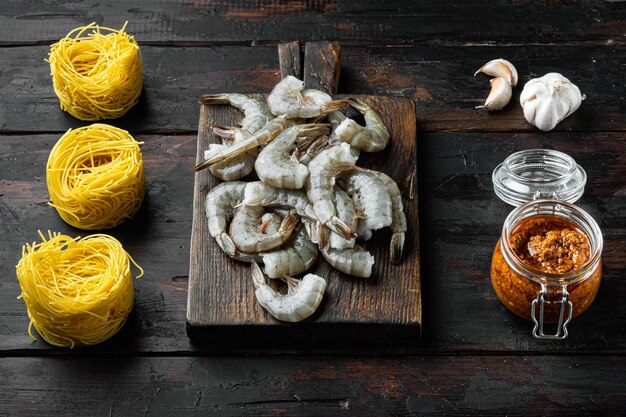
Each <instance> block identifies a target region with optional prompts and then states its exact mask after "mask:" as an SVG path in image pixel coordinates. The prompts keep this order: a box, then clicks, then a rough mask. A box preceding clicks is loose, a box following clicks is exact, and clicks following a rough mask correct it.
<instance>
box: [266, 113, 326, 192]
mask: <svg viewBox="0 0 626 417" xmlns="http://www.w3.org/2000/svg"><path fill="white" fill-rule="evenodd" d="M326 133H328V125H321V124H306V125H296V126H293V127H290V128H288V129H287V130H284V131H283V132H282V133H281V134H279V135H278V136H277V137H276V139H274V140H273V141H272V142H271V143H269V144H268V145H267V146H266V147H265V148H263V150H262V151H261V153H260V154H259V156H258V157H257V159H256V163H255V164H254V167H255V169H256V173H257V175H258V176H259V179H260V180H261V181H263V182H264V183H266V184H268V185H271V186H273V187H277V188H288V189H297V188H302V187H303V186H304V181H305V180H306V177H307V176H308V175H309V170H308V169H307V167H306V166H304V165H302V164H300V163H298V162H294V161H293V160H291V159H290V157H289V153H290V152H289V151H290V150H291V148H292V147H293V146H294V144H295V143H296V140H297V139H298V137H302V136H310V137H316V136H320V135H323V134H326Z"/></svg>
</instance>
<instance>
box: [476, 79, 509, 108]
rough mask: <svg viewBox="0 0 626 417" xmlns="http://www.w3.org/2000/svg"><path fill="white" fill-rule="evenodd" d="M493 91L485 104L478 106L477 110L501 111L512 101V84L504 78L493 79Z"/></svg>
mask: <svg viewBox="0 0 626 417" xmlns="http://www.w3.org/2000/svg"><path fill="white" fill-rule="evenodd" d="M490 83H491V91H490V92H489V96H488V97H487V100H485V104H483V105H482V106H476V108H477V109H485V110H487V111H494V110H501V109H502V108H504V106H506V105H507V104H509V101H511V95H512V93H513V89H512V87H511V84H510V83H509V82H508V81H507V80H506V79H505V78H502V77H498V78H493V79H492V80H491V81H490Z"/></svg>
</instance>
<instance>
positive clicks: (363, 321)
mask: <svg viewBox="0 0 626 417" xmlns="http://www.w3.org/2000/svg"><path fill="white" fill-rule="evenodd" d="M305 56H306V55H305ZM363 100H364V101H365V102H367V103H369V104H370V105H371V106H372V107H373V108H374V109H375V110H376V111H377V112H378V113H379V114H380V115H381V117H382V118H383V120H384V121H385V125H386V126H387V128H388V129H389V132H390V135H391V137H392V138H393V139H392V141H391V142H390V145H389V146H388V147H387V149H385V151H383V152H382V153H377V154H372V155H362V157H361V158H360V160H359V165H360V166H364V167H368V168H372V169H376V170H378V171H382V172H385V173H387V174H388V175H389V176H391V177H392V178H394V179H395V180H396V181H397V182H398V184H399V187H400V189H401V191H402V193H403V196H405V198H404V210H405V213H406V216H407V223H408V227H409V230H408V231H407V233H406V243H405V247H404V251H405V254H406V255H405V257H404V260H403V263H402V264H401V265H397V266H394V265H392V264H391V261H390V259H389V239H390V235H389V233H379V234H377V235H376V236H374V237H373V238H372V240H371V241H368V242H367V245H366V246H367V249H368V250H369V251H370V252H371V253H372V255H374V257H375V259H376V264H375V265H374V272H373V274H372V277H370V278H369V279H360V278H354V277H350V276H348V275H345V274H342V273H340V272H338V271H336V270H334V269H332V268H330V267H329V265H328V264H327V263H326V262H318V263H316V265H315V266H314V267H313V268H312V269H311V270H310V271H309V272H312V273H315V274H317V275H320V276H323V277H324V278H326V279H327V281H328V288H327V293H326V302H325V303H324V305H322V307H321V312H320V313H319V315H316V317H314V318H312V319H311V320H307V321H306V322H303V323H298V324H296V325H288V324H285V323H280V322H278V321H277V320H275V319H273V318H272V317H271V316H270V315H269V314H268V313H267V312H266V311H265V310H264V309H263V308H262V307H261V306H260V305H259V304H258V303H257V302H256V299H255V296H254V286H253V283H252V279H251V278H250V268H249V266H248V265H247V264H245V263H240V262H236V261H233V260H231V259H230V258H228V257H227V256H226V255H224V254H223V253H222V251H221V249H220V248H219V247H218V246H217V244H216V243H215V242H214V240H213V239H212V238H211V237H210V235H209V233H208V226H207V219H206V215H205V200H206V195H207V193H208V191H209V190H210V189H212V188H213V187H215V186H216V185H217V184H218V183H219V181H218V180H217V179H216V178H214V177H213V176H212V175H211V174H210V172H208V170H204V171H201V172H199V173H197V174H196V182H195V187H194V208H193V210H194V211H193V213H194V214H193V219H194V221H193V227H192V234H191V261H190V269H189V293H188V297H189V298H188V304H187V323H188V328H187V332H188V334H189V336H190V337H192V338H205V339H209V340H216V339H215V338H216V337H218V336H219V337H220V338H221V340H222V341H223V342H233V341H239V340H248V341H249V343H252V342H250V340H252V341H258V342H260V343H261V344H269V346H271V347H276V346H280V344H279V343H295V342H303V341H315V342H317V343H319V344H324V343H329V342H330V343H351V344H354V343H355V342H357V341H368V342H370V343H393V342H407V341H409V342H415V341H417V340H418V339H419V332H420V324H421V291H420V280H419V276H420V262H419V243H418V236H419V228H418V220H417V219H418V214H417V200H416V199H415V198H411V197H410V196H415V195H417V184H416V181H415V179H416V175H417V172H416V169H417V167H416V165H415V158H416V153H415V151H416V139H415V138H416V136H415V135H416V131H415V123H414V116H413V112H414V108H415V107H414V103H413V102H412V101H411V100H407V99H397V98H393V97H363ZM239 117H240V115H239V114H238V113H237V112H235V111H234V110H233V109H232V108H230V107H227V106H206V105H203V106H202V108H201V112H200V122H199V127H200V130H199V134H198V157H197V160H198V163H200V162H202V160H203V158H202V153H203V152H204V149H208V145H209V143H213V142H217V138H215V137H214V135H213V133H212V129H211V128H212V126H213V125H215V124H226V125H233V124H234V123H236V120H237V119H238V118H239Z"/></svg>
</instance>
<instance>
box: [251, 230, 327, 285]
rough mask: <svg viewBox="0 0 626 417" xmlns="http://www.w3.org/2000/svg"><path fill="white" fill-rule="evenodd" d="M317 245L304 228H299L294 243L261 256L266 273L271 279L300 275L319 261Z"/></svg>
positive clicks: (288, 243)
mask: <svg viewBox="0 0 626 417" xmlns="http://www.w3.org/2000/svg"><path fill="white" fill-rule="evenodd" d="M317 254H318V251H317V245H316V244H315V243H313V242H311V240H310V239H309V237H308V236H307V233H306V231H305V229H304V227H298V229H297V230H296V232H295V238H294V239H293V241H287V243H286V244H285V245H284V246H283V247H281V248H279V249H276V250H274V251H271V252H263V253H261V254H259V256H260V257H261V261H262V262H263V264H264V269H265V273H266V274H267V276H269V277H270V278H282V277H284V276H285V275H290V276H291V275H298V274H301V273H303V272H305V271H306V270H307V269H309V268H310V267H311V266H312V265H313V263H314V262H315V260H316V259H317Z"/></svg>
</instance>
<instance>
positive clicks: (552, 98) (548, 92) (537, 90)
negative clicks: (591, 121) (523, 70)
mask: <svg viewBox="0 0 626 417" xmlns="http://www.w3.org/2000/svg"><path fill="white" fill-rule="evenodd" d="M584 98H585V97H584V96H583V95H582V94H581V93H580V90H579V88H578V87H577V86H576V85H574V84H572V83H571V82H570V81H569V80H568V79H567V78H565V77H564V76H563V75H561V74H558V73H554V72H553V73H549V74H546V75H544V76H543V77H540V78H535V79H532V80H530V81H528V82H527V83H526V85H525V86H524V89H523V91H522V94H521V95H520V103H521V105H522V108H523V109H524V117H525V118H526V120H527V121H528V123H530V124H532V125H533V126H536V127H537V128H539V129H541V130H544V131H548V130H552V129H554V128H555V127H556V125H557V124H559V123H560V122H561V121H562V120H563V119H565V118H566V117H567V116H569V115H570V114H572V113H573V112H575V111H576V110H577V109H578V108H579V107H580V104H581V102H582V100H583V99H584Z"/></svg>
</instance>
